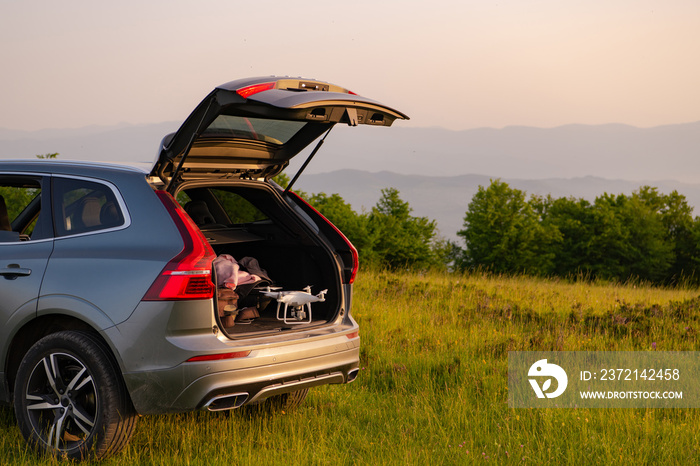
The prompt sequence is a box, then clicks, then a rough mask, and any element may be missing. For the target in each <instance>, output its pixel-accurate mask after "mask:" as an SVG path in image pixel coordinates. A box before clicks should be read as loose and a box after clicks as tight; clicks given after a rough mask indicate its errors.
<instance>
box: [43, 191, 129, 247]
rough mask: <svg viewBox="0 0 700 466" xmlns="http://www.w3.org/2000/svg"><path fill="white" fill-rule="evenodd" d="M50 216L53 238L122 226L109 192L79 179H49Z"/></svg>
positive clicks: (120, 216)
mask: <svg viewBox="0 0 700 466" xmlns="http://www.w3.org/2000/svg"><path fill="white" fill-rule="evenodd" d="M53 215H54V226H55V228H56V236H66V235H75V234H79V233H86V232H89V231H97V230H104V229H107V228H114V227H118V226H120V225H123V224H124V215H123V214H122V212H121V209H120V208H119V203H118V202H117V199H116V197H115V195H114V193H113V192H112V189H111V188H110V187H109V186H107V185H104V184H102V183H96V182H92V181H87V180H81V179H70V178H59V177H55V178H54V179H53Z"/></svg>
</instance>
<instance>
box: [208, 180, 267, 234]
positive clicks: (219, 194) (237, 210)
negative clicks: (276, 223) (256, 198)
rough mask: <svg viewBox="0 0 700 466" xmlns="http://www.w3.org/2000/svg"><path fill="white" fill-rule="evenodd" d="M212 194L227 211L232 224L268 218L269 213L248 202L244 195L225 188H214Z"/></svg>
mask: <svg viewBox="0 0 700 466" xmlns="http://www.w3.org/2000/svg"><path fill="white" fill-rule="evenodd" d="M211 192H212V194H214V196H216V199H217V200H218V201H219V203H220V204H221V207H223V209H224V210H225V211H226V215H227V216H228V218H229V220H230V221H231V224H232V225H240V224H245V223H253V222H259V221H262V220H267V215H265V214H264V213H262V212H261V211H260V210H259V209H258V208H257V207H255V206H254V205H253V204H251V203H250V202H248V200H246V199H245V198H243V197H242V196H239V195H238V194H236V193H234V192H231V191H227V190H225V189H216V188H214V189H212V190H211Z"/></svg>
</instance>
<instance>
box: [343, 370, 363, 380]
mask: <svg viewBox="0 0 700 466" xmlns="http://www.w3.org/2000/svg"><path fill="white" fill-rule="evenodd" d="M359 373H360V369H352V370H350V371H348V378H347V379H346V381H345V383H350V382H352V381H354V380H355V379H356V378H357V375H358V374H359Z"/></svg>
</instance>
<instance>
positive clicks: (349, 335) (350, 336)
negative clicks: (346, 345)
mask: <svg viewBox="0 0 700 466" xmlns="http://www.w3.org/2000/svg"><path fill="white" fill-rule="evenodd" d="M345 336H346V337H348V338H349V339H350V340H352V339H353V338H357V337H359V336H360V331H359V330H357V331H354V332H352V333H346V334H345Z"/></svg>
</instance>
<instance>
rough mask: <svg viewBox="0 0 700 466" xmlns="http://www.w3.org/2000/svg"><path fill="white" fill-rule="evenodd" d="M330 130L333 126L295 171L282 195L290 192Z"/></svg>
mask: <svg viewBox="0 0 700 466" xmlns="http://www.w3.org/2000/svg"><path fill="white" fill-rule="evenodd" d="M332 129H333V126H331V127H330V128H328V131H326V134H324V135H323V137H322V138H321V140H320V141H318V144H316V147H314V150H312V151H311V155H309V156H308V157H307V158H306V160H305V161H304V163H303V164H302V165H301V168H300V169H299V171H297V173H296V175H294V178H292V181H290V182H289V184H288V185H287V188H286V189H285V190H284V194H287V193H288V192H289V191H291V189H292V186H293V185H294V183H295V182H296V181H297V179H298V178H299V176H301V172H303V171H304V169H305V168H306V166H307V165H308V164H309V162H311V159H313V158H314V155H316V152H318V150H319V149H320V148H321V146H322V145H323V141H324V140H325V139H326V136H328V133H330V132H331V130H332Z"/></svg>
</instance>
